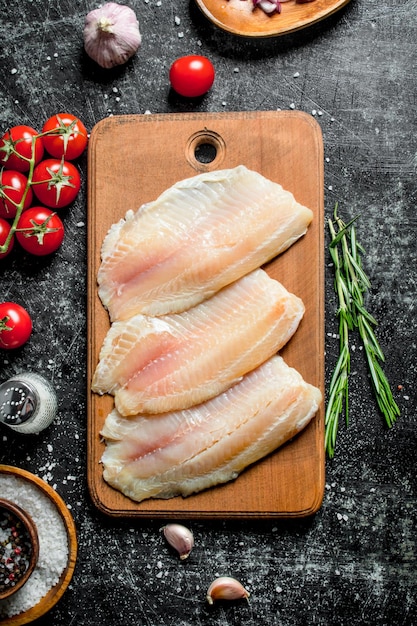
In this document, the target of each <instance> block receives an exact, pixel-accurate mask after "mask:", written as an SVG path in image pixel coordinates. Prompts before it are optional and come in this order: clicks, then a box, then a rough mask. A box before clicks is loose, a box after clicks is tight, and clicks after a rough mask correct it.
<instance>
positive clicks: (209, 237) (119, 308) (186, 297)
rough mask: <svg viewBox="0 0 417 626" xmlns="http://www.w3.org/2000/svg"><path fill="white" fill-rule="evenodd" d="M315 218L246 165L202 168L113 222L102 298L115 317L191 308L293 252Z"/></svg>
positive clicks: (107, 241)
mask: <svg viewBox="0 0 417 626" xmlns="http://www.w3.org/2000/svg"><path fill="white" fill-rule="evenodd" d="M312 217H313V213H312V211H311V210H310V209H308V208H306V207H304V206H302V205H301V204H299V203H298V202H296V200H295V198H294V196H293V195H292V194H291V193H290V192H288V191H285V190H284V189H283V188H282V187H281V185H278V184H277V183H274V182H272V181H270V180H268V179H267V178H265V177H264V176H262V175H261V174H258V173H257V172H253V171H251V170H248V169H247V168H246V167H244V166H238V167H236V168H234V169H229V170H220V171H215V172H209V173H204V174H199V175H197V176H194V177H193V178H189V179H186V180H183V181H181V182H179V183H177V184H175V185H174V186H173V187H171V188H169V189H168V190H167V191H165V192H164V193H163V194H162V195H161V196H159V198H158V199H157V200H156V201H155V202H151V203H149V204H146V205H143V206H142V207H141V208H140V209H139V210H138V211H137V212H136V213H133V211H128V212H127V214H126V217H125V219H122V220H120V221H119V222H118V223H117V224H114V225H113V226H112V228H111V229H110V231H109V232H108V234H107V235H106V237H105V239H104V241H103V245H102V250H101V256H102V262H101V265H100V268H99V271H98V276H97V280H98V285H99V290H98V292H99V296H100V298H101V301H102V303H103V305H104V306H105V307H106V308H107V309H108V312H109V315H110V319H111V320H112V321H115V320H125V319H128V318H129V317H131V316H133V315H136V314H137V313H144V314H147V315H163V314H166V313H178V312H181V311H185V310H186V309H188V308H190V307H192V306H194V305H196V304H198V303H199V302H202V301H203V300H205V299H207V298H209V297H210V296H211V295H213V294H214V293H215V292H216V291H218V290H219V289H221V288H222V287H224V286H225V285H229V284H230V283H232V282H233V281H235V280H237V279H238V278H240V277H241V276H243V275H245V274H247V273H249V272H251V271H252V270H254V269H256V268H258V267H260V266H261V265H263V264H264V263H266V262H267V261H269V260H270V259H272V258H273V257H275V256H277V255H278V254H279V253H281V252H283V251H284V250H286V249H287V248H288V247H289V246H290V245H291V244H292V243H294V242H295V241H296V240H297V239H298V238H299V237H301V236H302V235H303V234H304V233H305V232H306V230H307V228H308V225H309V224H310V222H311V220H312Z"/></svg>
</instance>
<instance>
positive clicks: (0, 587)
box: [0, 498, 39, 600]
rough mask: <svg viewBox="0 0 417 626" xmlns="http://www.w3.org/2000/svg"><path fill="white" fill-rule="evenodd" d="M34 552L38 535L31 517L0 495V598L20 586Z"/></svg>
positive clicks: (32, 564) (35, 557)
mask: <svg viewBox="0 0 417 626" xmlns="http://www.w3.org/2000/svg"><path fill="white" fill-rule="evenodd" d="M38 556H39V539H38V533H37V529H36V525H35V523H34V521H33V519H32V518H31V516H30V515H29V514H28V513H27V512H26V511H24V510H23V509H22V508H21V507H20V506H18V505H17V504H15V503H14V502H12V501H11V500H5V499H3V498H0V600H3V599H4V598H8V597H9V596H11V595H12V594H14V593H16V591H18V590H19V589H20V588H21V587H23V585H24V584H25V583H26V581H27V580H28V579H29V577H30V575H31V574H32V572H33V570H34V568H35V566H36V563H37V560H38Z"/></svg>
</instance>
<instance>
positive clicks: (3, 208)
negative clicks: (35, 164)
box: [0, 170, 33, 219]
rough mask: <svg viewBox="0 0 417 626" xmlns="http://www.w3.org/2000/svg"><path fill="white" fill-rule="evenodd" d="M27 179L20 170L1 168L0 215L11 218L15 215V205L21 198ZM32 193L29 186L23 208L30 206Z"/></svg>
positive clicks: (18, 203)
mask: <svg viewBox="0 0 417 626" xmlns="http://www.w3.org/2000/svg"><path fill="white" fill-rule="evenodd" d="M27 184H28V179H27V178H26V176H25V175H24V174H22V173H21V172H15V171H13V170H2V171H1V172H0V217H5V218H6V219H13V218H14V216H15V215H16V211H17V206H18V205H20V203H21V202H22V200H23V196H24V194H25V190H26V187H27ZM32 200H33V193H32V190H31V188H30V187H29V188H28V190H27V193H26V196H25V201H24V203H23V210H25V209H27V208H28V207H30V205H31V204H32Z"/></svg>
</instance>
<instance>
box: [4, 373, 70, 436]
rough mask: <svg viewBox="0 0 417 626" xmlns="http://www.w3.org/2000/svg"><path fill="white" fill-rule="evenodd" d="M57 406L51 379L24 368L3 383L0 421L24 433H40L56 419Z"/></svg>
mask: <svg viewBox="0 0 417 626" xmlns="http://www.w3.org/2000/svg"><path fill="white" fill-rule="evenodd" d="M57 408H58V402H57V396H56V393H55V390H54V388H53V387H52V385H51V383H50V382H49V381H48V380H46V379H45V378H43V376H40V375H39V374H35V373H34V372H24V373H22V374H18V375H16V376H13V377H12V378H9V380H7V381H6V382H4V383H2V384H1V385H0V422H1V423H3V424H5V425H6V426H8V427H9V428H11V429H12V430H14V431H15V432H19V433H24V434H37V433H39V432H40V431H41V430H44V428H47V426H49V425H50V424H51V422H52V421H53V420H54V418H55V416H56V413H57Z"/></svg>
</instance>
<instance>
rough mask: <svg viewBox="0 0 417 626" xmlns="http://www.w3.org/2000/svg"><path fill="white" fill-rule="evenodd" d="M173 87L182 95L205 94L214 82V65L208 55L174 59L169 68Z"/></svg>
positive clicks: (189, 96) (190, 96) (193, 96)
mask: <svg viewBox="0 0 417 626" xmlns="http://www.w3.org/2000/svg"><path fill="white" fill-rule="evenodd" d="M169 80H170V81H171V85H172V88H173V89H174V90H175V91H176V92H177V93H179V94H180V95H181V96H186V97H187V98H195V97H197V96H202V95H203V94H205V93H206V92H207V91H208V90H209V89H210V87H211V86H212V84H213V82H214V67H213V64H212V63H211V61H210V60H209V59H207V57H203V56H198V55H190V56H186V57H181V58H179V59H177V60H176V61H174V63H173V64H172V65H171V69H170V70H169Z"/></svg>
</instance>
